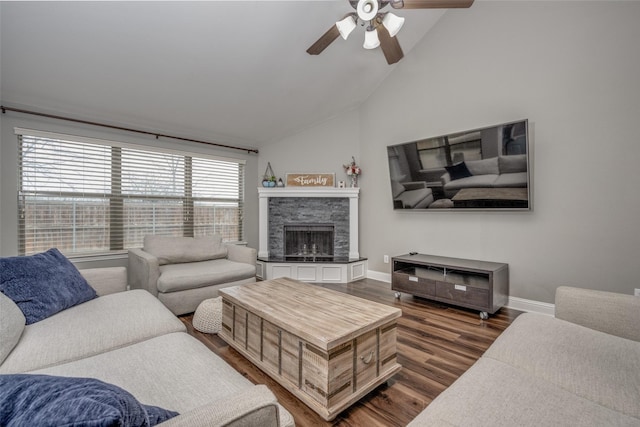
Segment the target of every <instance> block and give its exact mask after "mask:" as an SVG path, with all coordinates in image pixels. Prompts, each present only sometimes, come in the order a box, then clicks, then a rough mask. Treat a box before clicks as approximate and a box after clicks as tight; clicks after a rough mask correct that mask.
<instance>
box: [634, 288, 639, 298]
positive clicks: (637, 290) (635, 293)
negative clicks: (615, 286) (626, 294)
mask: <svg viewBox="0 0 640 427" xmlns="http://www.w3.org/2000/svg"><path fill="white" fill-rule="evenodd" d="M633 294H634V295H635V296H637V297H640V288H635V289H634V290H633Z"/></svg>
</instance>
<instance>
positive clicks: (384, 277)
mask: <svg viewBox="0 0 640 427" xmlns="http://www.w3.org/2000/svg"><path fill="white" fill-rule="evenodd" d="M367 279H373V280H379V281H381V282H387V283H391V273H383V272H381V271H373V270H367Z"/></svg>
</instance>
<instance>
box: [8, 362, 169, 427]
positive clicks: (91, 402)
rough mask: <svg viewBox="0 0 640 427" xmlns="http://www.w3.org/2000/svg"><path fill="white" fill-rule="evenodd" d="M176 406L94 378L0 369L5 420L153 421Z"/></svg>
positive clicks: (86, 424) (91, 425) (76, 425)
mask: <svg viewBox="0 0 640 427" xmlns="http://www.w3.org/2000/svg"><path fill="white" fill-rule="evenodd" d="M176 415H178V413H177V412H174V411H169V410H166V409H162V408H158V407H157V406H150V405H143V404H141V403H140V402H138V400H137V399H136V398H135V397H134V396H133V395H132V394H131V393H129V392H127V391H126V390H123V389H122V388H120V387H117V386H115V385H113V384H108V383H105V382H103V381H100V380H97V379H93V378H69V377H56V376H49V375H29V374H15V375H0V425H1V426H7V427H12V426H16V427H17V426H42V427H46V426H51V427H53V426H69V427H71V426H73V427H80V426H82V427H102V426H104V427H107V426H131V427H134V426H136V427H137V426H140V427H148V426H154V425H156V424H159V423H161V422H164V421H166V420H168V419H170V418H172V417H175V416H176Z"/></svg>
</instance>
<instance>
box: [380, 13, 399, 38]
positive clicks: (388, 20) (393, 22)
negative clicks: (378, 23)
mask: <svg viewBox="0 0 640 427" xmlns="http://www.w3.org/2000/svg"><path fill="white" fill-rule="evenodd" d="M382 25H384V27H385V28H386V29H387V31H389V35H390V36H391V37H395V36H396V34H398V32H399V31H400V28H402V26H403V25H404V18H403V17H401V16H397V15H394V14H393V13H391V12H389V13H387V14H386V15H384V18H382Z"/></svg>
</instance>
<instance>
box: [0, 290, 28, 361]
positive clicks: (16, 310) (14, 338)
mask: <svg viewBox="0 0 640 427" xmlns="http://www.w3.org/2000/svg"><path fill="white" fill-rule="evenodd" d="M25 324H26V319H25V317H24V314H22V311H21V310H20V307H18V306H17V305H16V303H15V302H13V301H12V300H11V299H10V298H9V297H7V296H5V295H4V294H3V293H2V292H0V365H1V364H2V362H4V359H6V358H7V356H8V355H9V353H11V350H13V348H14V347H15V346H16V344H18V341H20V337H21V336H22V331H24V327H25Z"/></svg>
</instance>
